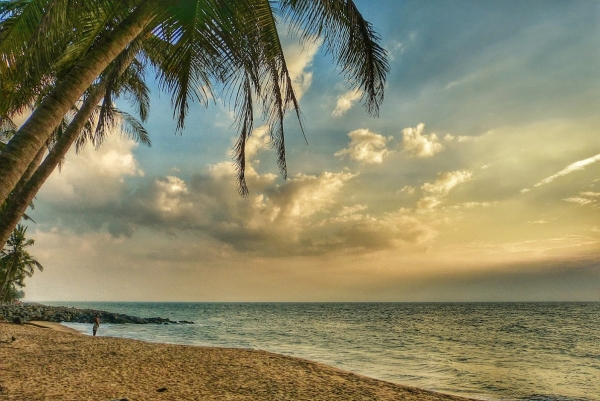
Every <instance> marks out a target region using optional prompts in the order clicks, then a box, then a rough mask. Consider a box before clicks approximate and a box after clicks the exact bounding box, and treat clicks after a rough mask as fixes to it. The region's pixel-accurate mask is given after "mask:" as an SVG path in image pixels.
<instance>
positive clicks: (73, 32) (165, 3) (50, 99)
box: [0, 0, 389, 202]
mask: <svg viewBox="0 0 600 401" xmlns="http://www.w3.org/2000/svg"><path fill="white" fill-rule="evenodd" d="M0 11H3V12H4V15H5V16H6V17H5V19H6V21H8V23H7V24H5V26H4V27H3V28H1V29H0V55H2V57H3V60H2V61H3V62H1V63H0V77H2V79H4V83H3V82H0V83H1V84H2V85H3V86H4V85H6V83H10V82H13V83H14V78H13V77H14V76H17V77H18V76H19V71H26V72H28V73H30V78H28V79H27V82H25V84H22V86H23V87H24V88H35V87H37V86H40V82H43V80H44V79H48V76H54V77H56V78H55V79H56V82H55V84H54V86H53V89H52V90H51V91H50V92H49V93H47V95H45V97H44V100H43V101H42V102H41V104H40V105H39V106H38V107H37V108H36V109H35V111H34V112H33V114H32V116H31V117H30V118H29V119H28V120H27V122H26V123H25V124H24V125H23V126H22V127H21V128H20V129H19V130H18V132H17V133H16V135H15V136H14V138H13V139H12V140H11V141H10V142H9V143H8V145H7V146H6V147H5V149H4V150H3V151H2V153H0V202H1V201H4V200H5V199H6V197H7V196H8V195H9V194H10V192H11V191H12V190H13V189H14V187H15V185H17V183H18V182H19V180H20V178H21V176H22V175H23V173H24V172H25V171H26V169H27V167H28V166H29V165H30V163H31V162H32V161H33V160H34V158H35V156H36V154H38V152H39V151H40V149H41V148H42V147H43V146H44V144H45V143H46V142H47V140H48V139H49V137H50V135H51V133H52V131H53V130H54V129H55V128H56V127H57V126H58V124H59V123H60V121H61V119H62V118H63V116H64V115H65V114H66V113H67V112H68V110H69V109H70V108H71V107H72V105H73V104H75V103H76V102H77V100H78V99H79V98H80V97H81V96H82V95H83V93H84V92H85V91H86V90H87V89H88V88H89V87H90V86H91V85H92V84H93V83H94V81H95V80H96V79H97V77H98V76H99V75H100V74H101V73H102V72H103V71H104V70H105V69H106V68H107V67H108V66H109V64H110V63H111V62H112V61H113V60H115V59H116V58H117V57H118V56H119V54H120V53H121V52H122V51H123V50H124V49H126V48H127V46H128V45H130V44H131V43H132V42H133V41H135V40H136V38H139V37H146V36H147V35H149V34H150V35H151V38H150V39H149V40H148V42H152V44H153V45H154V46H155V47H154V49H153V53H154V54H159V53H161V45H162V46H163V47H162V49H163V51H162V53H163V54H165V55H166V57H164V58H163V59H162V60H161V61H160V62H159V63H157V74H158V78H159V81H160V82H161V84H162V85H161V87H162V88H163V89H166V90H167V91H169V92H170V93H171V96H172V103H173V106H174V116H175V117H176V118H177V121H178V128H179V129H181V128H183V126H184V122H185V117H186V115H187V112H188V110H189V105H190V102H192V101H193V100H194V99H196V100H199V101H201V102H204V103H207V102H208V99H209V98H210V96H209V95H210V92H212V90H213V89H214V88H220V89H221V90H222V91H223V93H225V95H226V97H228V99H229V101H230V102H231V103H232V104H233V107H234V109H235V111H236V116H237V123H238V124H237V126H238V130H239V140H238V143H237V146H236V148H235V153H236V155H235V156H236V163H237V167H238V176H239V177H238V178H239V183H240V191H241V193H242V194H246V193H247V188H246V184H245V180H244V169H245V144H246V140H247V138H248V136H249V135H250V133H251V131H252V126H253V121H254V110H255V102H258V103H259V106H260V107H261V108H262V113H263V116H264V118H265V120H266V123H267V125H268V126H269V127H270V135H271V139H272V143H273V146H274V147H275V148H276V150H277V152H278V166H279V168H280V170H281V172H282V174H283V176H284V177H285V176H286V164H285V142H284V136H283V133H284V130H283V121H284V117H285V114H286V112H287V110H288V109H290V108H292V109H294V110H295V112H296V114H297V116H298V118H299V106H298V101H297V99H296V97H295V94H294V91H293V88H292V84H291V78H290V76H289V72H288V69H287V65H286V61H285V58H284V56H283V51H282V47H281V43H280V40H279V34H278V32H277V20H278V19H282V20H283V21H285V22H286V23H287V24H288V25H289V26H290V27H291V32H292V33H294V34H296V35H297V36H298V37H299V38H300V40H301V41H309V40H315V39H316V38H323V39H324V44H325V46H326V50H327V51H328V52H329V53H331V54H332V55H333V57H334V59H335V61H336V62H337V63H338V65H340V67H341V70H342V72H343V73H344V75H345V76H346V78H347V79H348V80H349V82H350V85H351V86H353V87H356V88H358V89H360V90H361V91H362V92H363V93H364V95H363V103H364V105H365V106H366V108H367V111H368V112H369V113H370V114H372V115H377V114H378V108H379V105H380V103H381V102H382V100H383V91H384V85H385V76H386V74H387V71H388V69H389V67H388V64H387V60H386V53H385V51H384V50H383V48H381V46H380V45H379V44H378V42H379V37H378V35H377V34H376V33H375V32H374V30H373V28H372V26H371V25H370V24H369V23H368V22H367V21H365V20H364V19H363V17H362V16H361V14H360V12H359V11H358V9H357V8H356V6H355V5H354V3H353V1H352V0H278V1H270V0H236V1H231V0H179V1H172V0H121V1H116V0H13V1H1V2H0ZM104 27H107V28H104ZM151 53H152V52H151ZM49 71H53V72H54V73H53V74H48V72H49ZM11 80H12V81H11ZM27 90H28V89H27ZM27 90H26V91H27ZM24 97H27V96H25V95H24ZM0 106H1V105H0ZM1 108H2V107H0V115H2V110H1Z"/></svg>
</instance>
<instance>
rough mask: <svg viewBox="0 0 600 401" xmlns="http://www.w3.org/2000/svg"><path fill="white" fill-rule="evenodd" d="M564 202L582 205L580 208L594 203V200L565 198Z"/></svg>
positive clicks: (575, 197)
mask: <svg viewBox="0 0 600 401" xmlns="http://www.w3.org/2000/svg"><path fill="white" fill-rule="evenodd" d="M565 201H567V202H571V203H577V204H579V205H582V206H583V205H588V204H590V203H594V202H596V201H595V200H592V199H588V198H580V197H577V196H574V197H571V198H566V199H565Z"/></svg>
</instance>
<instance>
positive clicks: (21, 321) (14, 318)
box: [12, 316, 23, 324]
mask: <svg viewBox="0 0 600 401" xmlns="http://www.w3.org/2000/svg"><path fill="white" fill-rule="evenodd" d="M12 322H13V323H14V324H23V320H21V317H20V316H15V317H13V320H12Z"/></svg>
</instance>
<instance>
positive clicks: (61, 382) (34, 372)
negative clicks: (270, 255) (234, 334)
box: [0, 322, 469, 401]
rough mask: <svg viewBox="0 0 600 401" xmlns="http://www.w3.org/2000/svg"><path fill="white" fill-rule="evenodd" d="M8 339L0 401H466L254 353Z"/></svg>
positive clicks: (53, 329)
mask: <svg viewBox="0 0 600 401" xmlns="http://www.w3.org/2000/svg"><path fill="white" fill-rule="evenodd" d="M48 329H50V330H48ZM11 336H12V337H15V338H16V340H15V341H12V342H10V343H8V342H7V343H5V342H1V343H0V400H23V399H27V400H76V399H86V400H102V401H109V400H114V399H119V400H120V399H127V400H129V401H134V400H197V399H202V400H212V399H215V400H216V399H220V400H222V399H227V400H269V399H277V400H316V399H327V400H397V399H403V400H407V401H434V400H439V401H442V400H444V401H460V400H463V401H465V400H469V399H468V398H464V397H460V396H454V395H446V394H442V393H435V392H431V391H427V390H422V389H418V388H414V387H408V386H403V385H400V384H395V383H391V382H386V381H382V380H377V379H372V378H369V377H367V376H362V375H358V374H355V373H351V372H347V371H344V370H341V369H338V368H334V367H331V366H328V365H325V364H322V363H318V362H313V361H310V360H306V359H301V358H295V357H290V356H284V355H279V354H274V353H270V352H267V351H260V350H249V349H241V348H240V349H238V348H235V349H234V348H215V347H198V346H191V345H174V344H164V343H150V342H145V341H141V340H133V339H126V338H115V337H92V336H86V335H83V334H82V333H79V332H77V331H76V330H73V329H70V328H68V327H66V326H63V325H61V324H60V323H54V324H52V323H50V324H49V323H48V322H33V324H31V323H29V324H26V325H22V326H20V325H14V324H10V323H0V340H2V339H6V338H10V337H11ZM160 390H162V391H160Z"/></svg>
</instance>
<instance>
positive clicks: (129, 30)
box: [0, 2, 154, 203]
mask: <svg viewBox="0 0 600 401" xmlns="http://www.w3.org/2000/svg"><path fill="white" fill-rule="evenodd" d="M150 3H151V2H143V3H142V4H141V5H140V6H139V7H138V8H137V9H136V10H135V11H133V12H132V13H131V15H130V16H129V17H128V18H127V19H126V20H125V21H123V23H122V24H120V26H119V27H118V28H117V29H115V30H114V31H113V32H112V34H111V35H110V36H109V37H107V38H106V39H104V40H103V42H101V43H99V44H98V46H97V47H95V48H94V50H92V51H91V52H90V53H89V54H87V55H86V57H85V58H84V59H82V60H81V61H80V62H78V63H77V64H76V65H75V66H74V67H73V68H72V69H71V70H70V71H69V73H68V74H67V75H66V76H65V77H64V78H63V79H61V80H60V82H59V83H58V85H57V86H56V88H55V89H54V90H53V91H52V92H51V93H50V94H49V95H48V96H47V97H46V98H45V99H44V100H43V102H42V103H41V105H40V106H39V107H38V108H36V110H35V111H34V113H33V114H32V115H31V117H30V118H29V119H28V120H27V121H26V122H25V124H23V126H22V127H21V128H20V129H19V131H18V132H17V134H16V135H15V136H14V137H13V138H12V139H11V141H10V142H9V143H8V145H7V146H6V147H5V148H4V149H3V150H2V152H1V153H0V203H2V202H4V201H5V200H6V199H7V197H8V195H9V194H10V193H11V191H12V190H13V189H14V188H15V186H16V185H17V183H18V182H19V180H20V179H21V177H22V176H23V174H24V173H25V171H26V170H27V168H28V166H29V165H30V164H31V162H32V161H33V160H34V158H35V156H36V155H37V153H38V152H39V151H40V149H41V148H42V147H43V146H44V144H45V143H46V141H47V140H48V139H49V138H50V135H51V134H52V132H53V130H54V129H55V128H56V127H57V126H58V125H59V124H60V122H61V121H62V118H63V117H64V115H65V114H66V113H67V112H68V111H69V109H70V108H71V107H72V106H73V104H75V103H76V102H77V100H78V99H79V98H80V97H81V96H82V95H83V93H84V92H85V90H86V89H88V88H89V87H90V85H91V84H92V83H93V82H94V80H95V79H96V78H97V77H98V75H99V74H100V73H102V71H104V69H105V68H106V67H107V66H108V65H109V64H110V63H111V62H112V61H113V60H114V59H115V58H116V57H117V56H118V55H119V53H121V51H123V49H125V47H126V46H127V45H128V44H129V43H131V41H133V40H134V39H135V38H136V37H137V36H138V35H139V34H140V33H141V32H142V31H143V30H144V28H145V27H146V26H147V25H148V24H149V23H150V22H151V21H152V19H153V15H154V14H153V13H151V10H152V8H151V7H150V6H149V4H150Z"/></svg>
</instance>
